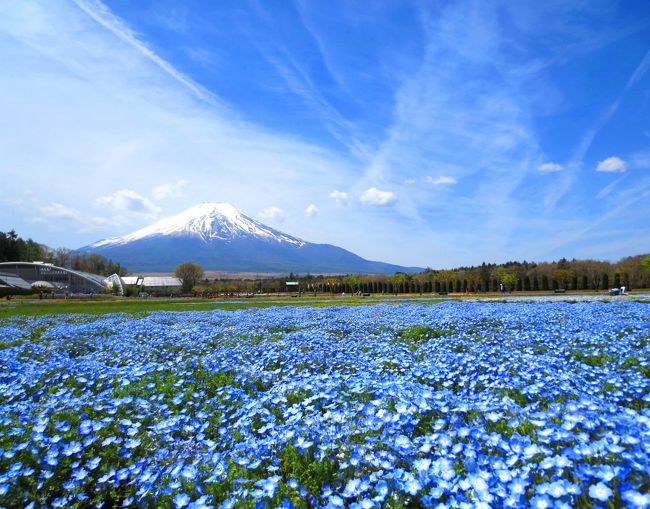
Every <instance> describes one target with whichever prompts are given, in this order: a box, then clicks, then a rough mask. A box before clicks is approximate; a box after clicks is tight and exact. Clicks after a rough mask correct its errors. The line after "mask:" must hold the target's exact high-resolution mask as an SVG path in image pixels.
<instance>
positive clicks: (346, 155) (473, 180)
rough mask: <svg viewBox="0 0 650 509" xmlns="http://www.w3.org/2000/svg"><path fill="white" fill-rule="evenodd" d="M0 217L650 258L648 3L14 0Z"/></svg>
mask: <svg viewBox="0 0 650 509" xmlns="http://www.w3.org/2000/svg"><path fill="white" fill-rule="evenodd" d="M0 62H2V72H1V73H0V111H2V120H1V121H0V179H1V181H2V192H0V230H3V231H6V230H9V229H11V228H15V229H16V230H17V231H18V232H19V234H21V235H22V236H25V237H32V238H34V239H36V240H39V241H42V242H45V243H47V244H48V245H51V246H66V247H71V248H76V247H79V246H81V245H85V244H87V243H90V242H92V241H95V240H98V239H100V238H104V237H107V236H112V235H118V234H124V233H128V232H130V231H132V230H134V229H136V228H139V227H142V226H145V225H147V224H149V223H151V222H152V221H153V220H155V219H157V218H160V217H164V216H166V215H171V214H175V213H177V212H180V211H182V210H184V209H185V208H188V207H190V206H192V205H194V204H196V203H198V202H202V201H215V202H229V203H232V204H233V205H234V206H236V207H237V208H239V209H240V210H242V211H243V212H244V213H246V214H247V215H249V216H251V217H253V218H256V219H259V220H261V221H262V222H264V223H266V224H269V225H271V226H273V227H276V228H278V229H280V230H283V231H286V232H287V233H290V234H292V235H296V236H299V237H302V238H304V239H306V240H309V241H312V242H327V243H332V244H336V245H339V246H342V247H345V248H347V249H350V250H352V251H354V252H356V253H358V254H360V255H362V256H364V257H366V258H370V259H377V260H382V261H387V262H394V263H400V264H405V265H420V266H431V267H434V268H442V267H452V266H459V265H467V264H479V263H481V262H482V261H487V262H503V261H506V260H512V259H519V260H524V259H526V260H534V261H544V260H552V259H558V258H560V257H563V256H565V257H567V258H572V257H577V258H598V259H610V260H615V259H618V258H620V257H622V256H626V255H633V254H639V253H644V252H649V251H650V220H649V218H650V72H649V71H650V4H648V2H646V1H638V2H635V1H624V2H611V1H597V0H589V1H583V2H581V1H573V2H566V1H547V2H532V1H531V2H511V1H489V2H486V1H456V2H406V1H397V0H395V1H384V2H351V1H346V2H337V1H331V2H316V1H299V0H296V1H281V2H261V1H250V2H248V1H245V0H237V1H235V0H233V1H220V2H211V1H198V0H189V1H183V2H180V1H174V2H172V1H165V0H157V1H146V0H143V1H138V2H132V1H127V0H112V1H105V2H100V1H98V0H74V1H73V0H70V1H59V0H43V1H41V2H38V1H24V2H3V3H1V4H0Z"/></svg>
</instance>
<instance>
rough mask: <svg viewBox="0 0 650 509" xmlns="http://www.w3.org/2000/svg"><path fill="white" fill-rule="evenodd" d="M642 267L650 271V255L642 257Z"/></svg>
mask: <svg viewBox="0 0 650 509" xmlns="http://www.w3.org/2000/svg"><path fill="white" fill-rule="evenodd" d="M641 268H642V269H643V270H645V271H646V272H650V255H647V256H644V257H643V258H642V259H641Z"/></svg>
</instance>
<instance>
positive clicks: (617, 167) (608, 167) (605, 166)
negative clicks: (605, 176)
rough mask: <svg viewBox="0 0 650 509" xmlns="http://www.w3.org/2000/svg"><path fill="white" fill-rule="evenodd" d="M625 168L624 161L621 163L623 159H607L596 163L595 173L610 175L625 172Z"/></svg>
mask: <svg viewBox="0 0 650 509" xmlns="http://www.w3.org/2000/svg"><path fill="white" fill-rule="evenodd" d="M626 168H627V165H626V164H625V161H623V159H621V158H620V157H608V158H607V159H603V160H602V161H600V162H599V163H598V167H597V168H596V171H603V172H607V173H612V172H617V171H625V169H626Z"/></svg>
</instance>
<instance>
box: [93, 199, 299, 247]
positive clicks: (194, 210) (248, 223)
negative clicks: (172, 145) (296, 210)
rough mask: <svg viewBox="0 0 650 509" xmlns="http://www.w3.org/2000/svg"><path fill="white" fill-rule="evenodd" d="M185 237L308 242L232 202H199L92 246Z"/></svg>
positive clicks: (206, 239)
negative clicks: (249, 215) (251, 215)
mask: <svg viewBox="0 0 650 509" xmlns="http://www.w3.org/2000/svg"><path fill="white" fill-rule="evenodd" d="M158 236H183V237H199V238H201V239H202V240H203V241H205V242H209V241H211V240H221V241H230V240H234V239H237V238H246V237H248V238H256V239H259V240H265V241H267V242H277V243H287V244H293V245H296V246H303V245H305V244H306V242H305V241H303V240H300V239H298V238H296V237H292V236H290V235H287V234H285V233H282V232H279V231H277V230H274V229H273V228H270V227H268V226H266V225H264V224H262V223H260V222H258V221H255V220H254V219H251V218H250V217H248V216H246V215H244V214H242V213H241V212H239V211H238V210H237V209H236V208H235V207H233V206H232V205H230V204H229V203H200V204H198V205H195V206H193V207H190V208H189V209H187V210H185V211H183V212H181V213H180V214H176V215H175V216H171V217H167V218H164V219H161V220H160V221H157V222H155V223H154V224H152V225H150V226H146V227H145V228H141V229H140V230H136V231H134V232H132V233H129V234H127V235H124V236H121V237H111V238H108V239H104V240H100V241H99V242H95V243H94V244H91V245H90V246H88V247H90V248H97V247H108V246H116V245H123V244H128V243H130V242H133V241H137V240H141V239H144V238H147V237H158Z"/></svg>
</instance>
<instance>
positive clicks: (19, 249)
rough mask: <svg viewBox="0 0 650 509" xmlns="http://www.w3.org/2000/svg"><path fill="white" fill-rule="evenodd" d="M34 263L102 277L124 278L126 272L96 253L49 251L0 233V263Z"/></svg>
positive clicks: (30, 241) (12, 234)
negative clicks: (118, 276) (116, 276)
mask: <svg viewBox="0 0 650 509" xmlns="http://www.w3.org/2000/svg"><path fill="white" fill-rule="evenodd" d="M35 261H42V262H46V263H52V264H54V265H56V266H58V267H65V268H67V269H73V270H80V271H83V272H90V273H91V274H99V275H102V276H110V275H111V274H119V275H120V276H124V275H126V274H127V272H128V271H127V269H126V267H123V266H121V265H120V264H119V263H116V262H113V261H112V260H109V259H107V258H106V257H104V256H102V255H99V254H96V253H88V254H77V253H74V252H72V251H70V250H69V249H65V248H58V249H51V248H49V247H47V246H46V245H45V244H39V243H38V242H35V241H34V240H32V239H26V240H25V239H22V238H21V237H20V236H18V234H17V233H16V232H15V231H14V230H11V231H9V232H0V262H35Z"/></svg>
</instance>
